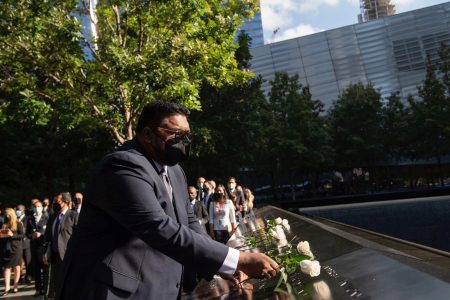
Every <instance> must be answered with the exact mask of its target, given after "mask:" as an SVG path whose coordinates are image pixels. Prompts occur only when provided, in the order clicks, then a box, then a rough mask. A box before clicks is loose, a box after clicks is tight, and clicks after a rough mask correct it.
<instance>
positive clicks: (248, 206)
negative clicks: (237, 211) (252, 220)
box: [244, 187, 255, 215]
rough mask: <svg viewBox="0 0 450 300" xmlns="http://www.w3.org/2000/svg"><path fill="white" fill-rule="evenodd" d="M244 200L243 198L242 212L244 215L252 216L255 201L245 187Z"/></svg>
mask: <svg viewBox="0 0 450 300" xmlns="http://www.w3.org/2000/svg"><path fill="white" fill-rule="evenodd" d="M244 198H245V204H244V210H245V212H246V214H247V215H253V204H254V201H255V196H254V195H253V193H252V191H251V190H250V189H249V188H247V187H245V188H244Z"/></svg>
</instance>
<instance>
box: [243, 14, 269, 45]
mask: <svg viewBox="0 0 450 300" xmlns="http://www.w3.org/2000/svg"><path fill="white" fill-rule="evenodd" d="M241 30H245V32H246V33H247V34H248V35H249V36H250V37H251V38H252V47H256V46H261V45H264V34H263V27H262V19H261V12H258V13H255V16H254V18H253V19H250V20H245V23H244V25H242V27H241Z"/></svg>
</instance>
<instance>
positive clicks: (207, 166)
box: [185, 33, 266, 180]
mask: <svg viewBox="0 0 450 300" xmlns="http://www.w3.org/2000/svg"><path fill="white" fill-rule="evenodd" d="M242 34H243V33H241V35H240V37H241V36H242ZM244 35H245V34H244ZM240 37H239V38H238V41H239V48H238V50H237V53H236V59H237V62H238V65H243V64H245V61H242V60H241V59H244V58H242V57H238V53H250V52H249V50H248V46H249V44H248V43H249V41H250V40H249V39H248V38H240ZM247 63H248V62H247ZM261 83H262V80H261V78H260V77H256V78H252V79H249V80H248V81H246V82H244V83H241V84H239V85H234V86H231V85H228V86H225V87H222V88H220V89H219V88H217V87H214V86H211V85H209V84H205V85H203V87H202V90H201V94H200V99H201V102H202V111H201V112H199V111H193V112H192V115H191V127H192V128H193V130H194V131H195V134H196V137H195V139H194V147H193V148H194V149H195V150H194V153H193V156H192V157H191V159H189V161H188V162H186V163H185V167H186V170H188V176H189V177H190V178H192V180H195V178H196V177H198V176H208V177H209V178H216V179H218V180H226V177H227V176H232V175H233V176H236V174H237V173H238V171H239V168H240V167H242V166H249V165H250V166H254V165H255V163H256V161H257V160H258V159H259V151H258V149H259V147H260V143H259V141H260V140H261V139H262V132H263V127H264V124H263V122H262V118H261V115H262V113H263V112H262V111H263V110H264V109H265V107H266V101H265V97H264V95H263V93H262V91H261ZM206 174H208V175H206Z"/></svg>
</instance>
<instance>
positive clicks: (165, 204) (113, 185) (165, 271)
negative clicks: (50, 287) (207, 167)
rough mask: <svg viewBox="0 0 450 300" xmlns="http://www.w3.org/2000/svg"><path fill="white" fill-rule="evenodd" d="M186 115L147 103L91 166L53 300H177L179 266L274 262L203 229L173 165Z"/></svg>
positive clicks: (208, 268)
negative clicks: (128, 130)
mask: <svg viewBox="0 0 450 300" xmlns="http://www.w3.org/2000/svg"><path fill="white" fill-rule="evenodd" d="M188 115H189V111H188V110H187V109H186V108H185V107H183V106H181V105H179V104H176V103H172V102H162V101H155V102H152V103H149V104H148V105H146V106H145V107H144V109H143V111H142V113H141V116H140V117H139V120H138V124H137V127H136V133H137V134H136V137H135V138H134V139H133V140H131V141H128V142H126V143H125V144H124V145H123V146H122V147H120V148H119V149H118V150H117V151H115V152H113V153H111V154H109V155H107V156H105V157H104V158H103V160H102V161H101V162H100V164H99V165H98V166H97V168H96V171H95V173H94V176H93V179H92V181H91V182H90V184H89V186H88V188H87V190H86V193H85V201H84V204H83V213H82V214H81V215H80V220H79V223H78V226H77V229H76V231H75V233H74V235H73V236H72V239H71V240H70V242H69V247H68V249H67V254H66V257H65V259H64V263H63V273H62V286H61V287H60V289H59V292H58V296H59V297H58V299H64V300H79V299H83V300H94V299H95V300H104V299H111V300H112V299H140V300H147V299H177V298H178V297H179V296H180V292H181V286H182V272H183V268H184V267H187V268H190V269H192V271H193V272H196V273H197V274H200V275H201V276H202V277H204V278H207V279H209V278H212V276H213V275H214V274H216V273H221V274H223V276H224V277H228V278H233V277H232V275H233V274H241V273H240V272H244V273H246V274H247V275H249V276H251V277H256V278H263V277H271V276H275V275H276V273H277V272H278V265H277V263H276V262H274V261H273V260H272V259H270V258H269V257H267V256H265V255H264V254H261V253H245V252H239V251H238V250H235V249H232V248H229V247H227V246H225V245H222V244H220V243H218V242H216V241H213V240H212V239H210V238H209V237H208V236H206V235H204V234H203V231H202V229H201V227H200V224H199V223H198V220H197V219H196V218H195V216H194V214H193V212H192V209H191V208H190V207H189V206H190V203H189V201H187V200H186V199H188V195H187V184H186V178H185V175H184V172H183V170H182V169H181V167H180V166H179V165H178V164H177V163H178V162H181V161H183V160H185V159H186V158H187V156H188V153H189V147H190V128H189V123H188V121H187V117H188Z"/></svg>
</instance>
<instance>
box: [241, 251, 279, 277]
mask: <svg viewBox="0 0 450 300" xmlns="http://www.w3.org/2000/svg"><path fill="white" fill-rule="evenodd" d="M236 271H237V272H238V271H242V272H244V273H245V274H247V275H248V276H249V277H251V278H258V279H263V278H270V277H274V276H275V275H277V273H278V272H279V271H280V269H279V267H278V264H277V263H276V262H275V261H274V260H273V259H271V258H270V257H268V256H267V255H265V254H262V253H248V252H242V251H241V252H240V253H239V261H238V265H237V269H236Z"/></svg>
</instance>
